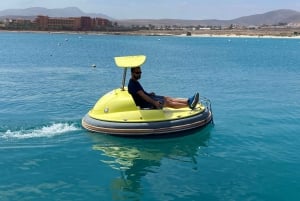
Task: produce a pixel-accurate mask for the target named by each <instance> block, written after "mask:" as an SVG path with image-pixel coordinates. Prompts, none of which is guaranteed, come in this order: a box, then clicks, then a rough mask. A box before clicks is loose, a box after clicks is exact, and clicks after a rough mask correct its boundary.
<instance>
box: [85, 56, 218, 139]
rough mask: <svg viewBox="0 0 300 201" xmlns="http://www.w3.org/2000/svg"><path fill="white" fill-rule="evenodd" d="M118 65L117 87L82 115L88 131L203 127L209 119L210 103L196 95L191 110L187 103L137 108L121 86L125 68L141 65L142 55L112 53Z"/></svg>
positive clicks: (140, 131) (174, 130)
mask: <svg viewBox="0 0 300 201" xmlns="http://www.w3.org/2000/svg"><path fill="white" fill-rule="evenodd" d="M114 59H115V63H116V65H117V66H118V67H121V68H124V73H123V80H122V86H121V88H118V89H114V90H112V91H110V92H108V93H106V94H105V95H104V96H102V97H101V98H100V99H99V100H98V101H97V103H96V104H95V105H94V107H93V108H92V109H91V110H90V111H89V112H88V113H87V114H86V115H85V116H84V117H83V119H82V126H83V127H84V128H85V129H87V130H89V131H92V132H99V133H105V134H112V135H127V136H140V135H158V134H170V133H177V132H182V131H186V130H191V129H196V128H200V127H203V126H205V125H207V124H209V123H210V122H213V117H212V110H211V103H210V101H209V100H208V99H207V98H205V97H200V100H199V103H198V104H197V106H196V107H195V108H194V109H193V110H192V109H190V108H189V107H186V108H181V109H173V108H167V107H164V108H163V109H140V108H139V107H138V106H136V105H135V102H134V100H133V98H132V96H131V95H130V94H129V93H128V90H127V87H125V81H126V72H127V69H128V68H133V67H137V66H141V65H143V64H144V63H145V61H146V56H144V55H137V56H123V57H115V58H114Z"/></svg>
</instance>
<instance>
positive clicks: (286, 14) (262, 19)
mask: <svg viewBox="0 0 300 201" xmlns="http://www.w3.org/2000/svg"><path fill="white" fill-rule="evenodd" d="M232 22H233V23H235V24H240V25H263V24H267V25H272V24H279V23H291V22H300V12H298V11H294V10H287V9H281V10H275V11H271V12H267V13H264V14H258V15H251V16H246V17H240V18H237V19H234V20H232Z"/></svg>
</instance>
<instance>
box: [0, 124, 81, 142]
mask: <svg viewBox="0 0 300 201" xmlns="http://www.w3.org/2000/svg"><path fill="white" fill-rule="evenodd" d="M77 130H80V128H78V127H76V125H75V124H69V123H53V124H51V125H49V126H43V127H41V128H35V129H28V130H24V129H21V130H16V131H11V130H7V131H5V132H0V138H17V139H28V138H39V137H53V136H56V135H61V134H64V133H67V132H71V131H77Z"/></svg>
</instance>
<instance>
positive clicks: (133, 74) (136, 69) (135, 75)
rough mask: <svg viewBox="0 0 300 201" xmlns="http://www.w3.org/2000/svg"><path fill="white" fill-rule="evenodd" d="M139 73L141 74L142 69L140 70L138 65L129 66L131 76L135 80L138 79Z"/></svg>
mask: <svg viewBox="0 0 300 201" xmlns="http://www.w3.org/2000/svg"><path fill="white" fill-rule="evenodd" d="M141 74H142V71H141V68H140V67H139V66H138V67H134V68H131V77H132V78H134V79H135V80H138V79H140V78H141Z"/></svg>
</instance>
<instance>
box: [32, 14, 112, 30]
mask: <svg viewBox="0 0 300 201" xmlns="http://www.w3.org/2000/svg"><path fill="white" fill-rule="evenodd" d="M34 23H36V26H37V28H38V29H39V30H43V31H45V30H70V31H92V30H101V29H103V28H104V27H107V26H110V25H111V22H110V21H109V20H107V19H102V18H91V17H86V16H83V17H69V18H52V17H48V16H42V15H40V16H38V17H37V18H36V19H35V21H34Z"/></svg>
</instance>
